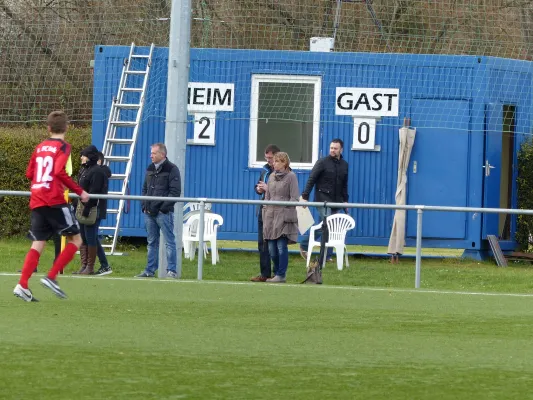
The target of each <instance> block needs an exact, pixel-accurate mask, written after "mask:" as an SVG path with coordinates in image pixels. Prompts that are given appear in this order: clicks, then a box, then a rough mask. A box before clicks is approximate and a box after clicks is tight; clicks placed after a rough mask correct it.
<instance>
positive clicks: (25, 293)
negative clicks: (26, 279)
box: [13, 283, 39, 302]
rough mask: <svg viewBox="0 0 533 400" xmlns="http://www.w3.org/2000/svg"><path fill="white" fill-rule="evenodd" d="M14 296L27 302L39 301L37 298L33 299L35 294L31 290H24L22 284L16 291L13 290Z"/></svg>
mask: <svg viewBox="0 0 533 400" xmlns="http://www.w3.org/2000/svg"><path fill="white" fill-rule="evenodd" d="M13 294H14V295H15V296H17V297H18V298H19V299H22V300H24V301H27V302H31V301H39V300H37V299H36V298H35V297H33V293H32V292H31V290H30V289H24V288H23V287H22V286H20V283H19V284H17V286H15V289H14V290H13Z"/></svg>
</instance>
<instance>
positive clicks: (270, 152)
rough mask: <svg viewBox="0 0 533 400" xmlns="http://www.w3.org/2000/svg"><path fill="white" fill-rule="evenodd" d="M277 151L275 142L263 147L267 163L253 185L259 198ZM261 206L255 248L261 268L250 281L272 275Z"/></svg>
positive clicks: (260, 207) (261, 198)
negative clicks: (264, 238) (264, 237)
mask: <svg viewBox="0 0 533 400" xmlns="http://www.w3.org/2000/svg"><path fill="white" fill-rule="evenodd" d="M278 152H279V147H278V146H276V145H275V144H269V145H268V146H267V147H266V148H265V160H266V161H267V163H266V164H265V165H263V169H262V170H261V175H259V180H258V181H257V183H256V185H255V192H256V193H257V194H258V195H259V196H261V197H260V200H264V199H265V193H266V191H267V183H268V177H269V176H270V174H271V173H272V171H273V170H274V154H276V153H278ZM262 208H263V206H259V207H257V213H258V214H257V248H258V250H259V266H260V268H261V273H260V274H259V275H257V276H254V277H253V278H252V279H250V280H251V281H252V282H266V280H267V279H268V278H271V277H272V267H271V260H270V254H269V253H268V246H267V245H266V242H265V241H264V240H263V213H262V212H261V209H262ZM274 272H276V271H274Z"/></svg>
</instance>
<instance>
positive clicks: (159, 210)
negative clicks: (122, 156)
mask: <svg viewBox="0 0 533 400" xmlns="http://www.w3.org/2000/svg"><path fill="white" fill-rule="evenodd" d="M150 158H151V159H152V164H150V165H149V166H148V168H147V169H146V175H145V177H144V183H143V187H142V195H143V196H155V197H179V196H180V195H181V176H180V171H179V169H178V167H177V166H176V165H174V164H172V163H171V162H170V161H169V160H168V159H167V148H166V146H165V145H164V144H163V143H156V144H153V145H152V146H151V153H150ZM174 204H175V202H174V201H164V200H145V201H143V202H142V211H143V213H144V222H145V224H146V232H147V233H148V238H147V240H148V261H147V264H146V268H145V270H144V271H143V272H141V273H140V274H139V275H137V277H138V278H150V277H154V276H155V271H156V270H157V268H158V267H159V230H161V231H163V238H164V240H165V247H166V254H167V263H168V265H167V278H177V272H176V263H177V254H176V237H175V236H174Z"/></svg>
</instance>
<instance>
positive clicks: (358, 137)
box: [352, 118, 376, 150]
mask: <svg viewBox="0 0 533 400" xmlns="http://www.w3.org/2000/svg"><path fill="white" fill-rule="evenodd" d="M375 145H376V119H375V118H354V119H353V142H352V150H374V147H375Z"/></svg>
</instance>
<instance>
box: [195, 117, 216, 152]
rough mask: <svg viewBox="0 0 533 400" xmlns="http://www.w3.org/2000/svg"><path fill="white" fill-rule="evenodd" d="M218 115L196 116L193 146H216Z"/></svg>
mask: <svg viewBox="0 0 533 400" xmlns="http://www.w3.org/2000/svg"><path fill="white" fill-rule="evenodd" d="M215 121H216V113H196V114H194V139H193V143H191V144H201V145H205V146H214V145H215Z"/></svg>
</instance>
